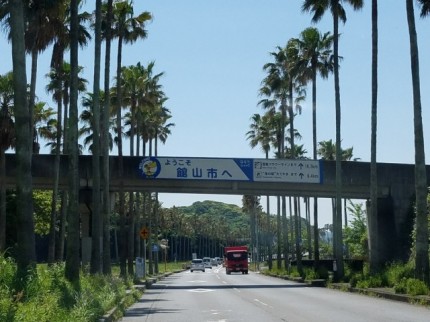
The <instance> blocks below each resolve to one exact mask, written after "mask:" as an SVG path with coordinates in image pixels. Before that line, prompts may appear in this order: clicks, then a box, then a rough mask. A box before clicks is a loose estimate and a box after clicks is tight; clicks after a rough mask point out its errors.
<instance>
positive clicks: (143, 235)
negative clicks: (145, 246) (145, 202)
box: [140, 227, 149, 239]
mask: <svg viewBox="0 0 430 322" xmlns="http://www.w3.org/2000/svg"><path fill="white" fill-rule="evenodd" d="M148 237H149V229H148V228H146V227H142V229H141V230H140V238H142V239H148Z"/></svg>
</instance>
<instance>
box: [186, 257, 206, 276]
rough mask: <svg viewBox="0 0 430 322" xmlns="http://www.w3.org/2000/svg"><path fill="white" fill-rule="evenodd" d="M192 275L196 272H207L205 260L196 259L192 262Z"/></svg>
mask: <svg viewBox="0 0 430 322" xmlns="http://www.w3.org/2000/svg"><path fill="white" fill-rule="evenodd" d="M190 271H191V273H192V272H194V271H202V272H203V273H204V272H205V264H203V259H200V258H195V259H193V260H192V261H191V268H190Z"/></svg>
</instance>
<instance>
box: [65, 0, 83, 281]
mask: <svg viewBox="0 0 430 322" xmlns="http://www.w3.org/2000/svg"><path fill="white" fill-rule="evenodd" d="M78 10H79V8H78V0H71V2H70V66H71V74H70V117H69V138H68V154H69V159H68V160H69V167H68V169H69V174H68V186H69V191H68V192H69V203H68V208H67V223H68V230H67V256H66V268H65V276H66V278H67V279H68V280H69V281H71V282H73V283H78V282H79V269H80V265H79V264H80V257H79V249H80V247H79V246H80V245H79V244H80V242H79V240H80V239H79V238H80V236H79V235H80V234H79V232H80V230H79V172H78V170H79V165H78V73H79V65H78V35H79V33H78V28H79V20H78Z"/></svg>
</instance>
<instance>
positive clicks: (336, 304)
mask: <svg viewBox="0 0 430 322" xmlns="http://www.w3.org/2000/svg"><path fill="white" fill-rule="evenodd" d="M121 321H125V322H132V321H151V322H161V321H163V322H166V321H175V322H195V321H199V322H201V321H210V322H216V321H218V322H236V321H264V322H266V321H267V322H269V321H288V322H302V321H303V322H304V321H306V322H308V321H310V322H337V321H339V322H355V321H357V322H358V321H361V322H362V321H366V322H369V321H378V322H380V321H390V322H395V321H404V322H420V321H422V322H429V321H430V309H428V308H425V307H422V306H415V305H411V304H407V303H401V302H396V301H391V300H386V299H379V298H374V297H368V296H364V295H359V294H351V293H346V292H341V291H337V290H331V289H326V288H317V287H309V286H307V285H305V284H300V283H295V282H291V281H284V280H281V279H277V278H273V277H267V276H263V275H260V274H254V273H252V272H250V274H249V275H242V274H234V273H232V274H231V275H226V274H225V270H224V269H223V268H222V267H218V268H215V267H214V268H213V269H212V270H210V269H207V270H206V272H205V273H203V272H193V273H191V272H190V271H189V270H188V271H185V272H182V273H179V274H173V275H170V276H168V277H166V278H165V279H163V280H162V281H159V282H157V283H156V284H153V285H152V287H151V288H150V289H148V290H146V291H145V293H144V295H143V296H142V298H141V299H140V300H139V301H138V302H137V303H135V304H134V305H133V306H131V307H130V308H129V309H128V310H127V312H126V314H125V316H124V318H123V319H122V320H121Z"/></svg>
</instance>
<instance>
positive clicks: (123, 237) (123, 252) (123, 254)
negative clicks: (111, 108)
mask: <svg viewBox="0 0 430 322" xmlns="http://www.w3.org/2000/svg"><path fill="white" fill-rule="evenodd" d="M122 41H123V38H122V36H119V38H118V56H117V70H116V79H117V84H116V87H117V88H116V95H117V100H118V106H117V108H118V110H117V115H116V128H117V135H118V177H119V190H118V194H119V217H120V231H121V234H120V245H121V247H120V271H121V272H120V274H121V276H123V277H125V276H126V275H127V267H126V266H127V230H126V214H125V196H124V187H123V186H124V182H123V179H122V177H123V172H124V165H123V162H124V161H123V151H122V113H121V109H122V89H121V56H122Z"/></svg>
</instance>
